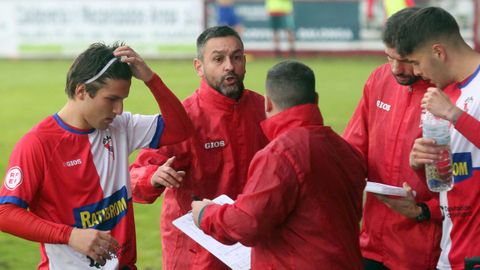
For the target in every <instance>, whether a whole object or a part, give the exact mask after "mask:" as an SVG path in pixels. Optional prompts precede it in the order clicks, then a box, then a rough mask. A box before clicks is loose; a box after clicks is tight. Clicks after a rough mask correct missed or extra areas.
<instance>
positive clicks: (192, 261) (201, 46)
mask: <svg viewBox="0 0 480 270" xmlns="http://www.w3.org/2000/svg"><path fill="white" fill-rule="evenodd" d="M197 54H198V55H197V58H196V59H195V60H194V67H195V70H196V71H197V74H198V76H199V77H200V78H201V81H200V87H199V89H197V90H196V91H195V93H194V94H193V95H192V96H190V97H188V98H187V99H186V100H185V101H184V102H183V104H184V107H185V109H186V111H187V113H188V114H189V116H190V118H191V120H192V122H193V124H194V127H195V132H194V136H192V138H191V139H190V140H188V141H186V142H183V143H180V144H177V145H173V146H169V147H164V148H160V149H159V150H155V151H142V152H140V154H139V155H138V157H137V159H136V160H135V162H134V163H133V164H132V166H131V168H130V174H131V176H132V184H133V188H132V190H133V198H134V201H135V202H140V203H152V202H154V201H155V199H156V198H158V197H159V196H160V195H161V194H162V192H164V191H165V198H164V201H163V210H162V215H161V220H162V221H161V232H162V249H163V269H167V270H168V269H228V267H227V266H226V265H224V264H223V263H222V262H221V261H220V260H218V259H217V258H215V257H214V256H213V255H212V254H210V253H209V252H208V251H206V250H205V249H203V248H202V247H201V246H200V245H198V244H197V243H196V242H194V241H193V240H191V239H190V238H189V237H188V236H186V235H185V234H184V233H182V232H181V231H180V230H178V229H177V228H175V227H174V226H173V225H172V221H173V220H175V219H176V218H178V217H180V216H182V215H184V214H186V213H187V212H188V211H189V210H190V204H191V202H192V199H194V197H195V196H197V197H201V198H215V197H217V196H219V195H221V194H226V195H228V196H230V197H231V198H233V199H235V198H236V197H237V195H238V194H239V193H240V192H242V190H243V187H244V185H245V182H246V179H247V170H248V165H249V163H250V160H251V159H252V158H253V155H254V154H255V153H256V152H257V151H258V150H260V149H261V148H263V146H265V145H266V143H267V140H266V138H265V136H264V135H263V133H262V130H261V128H260V122H261V121H262V120H264V119H265V112H264V111H263V104H264V99H263V97H262V96H261V95H259V94H257V93H255V92H252V91H250V90H247V89H244V86H243V79H244V76H245V54H244V48H243V42H242V40H241V39H240V37H239V35H238V33H237V32H235V30H233V29H232V28H230V27H228V26H216V27H212V28H208V29H207V30H205V31H204V32H203V33H202V34H200V36H199V37H198V39H197Z"/></svg>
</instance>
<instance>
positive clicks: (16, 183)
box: [0, 132, 47, 208]
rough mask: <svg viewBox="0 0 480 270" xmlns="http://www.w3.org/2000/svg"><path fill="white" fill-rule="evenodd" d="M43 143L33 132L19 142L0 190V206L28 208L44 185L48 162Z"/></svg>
mask: <svg viewBox="0 0 480 270" xmlns="http://www.w3.org/2000/svg"><path fill="white" fill-rule="evenodd" d="M45 155H46V154H45V150H44V149H43V146H42V142H41V141H40V140H39V139H38V137H37V136H36V135H35V133H33V132H29V133H27V134H26V135H25V136H24V137H22V138H21V139H20V141H18V143H17V144H16V145H15V148H14V149H13V151H12V154H11V156H10V161H9V164H8V169H7V173H6V175H5V179H4V182H3V186H2V187H1V189H0V204H4V203H12V204H15V205H17V206H19V207H22V208H27V207H28V206H29V204H30V202H31V201H32V200H33V199H34V198H35V196H36V193H37V190H38V189H39V187H40V186H41V185H42V179H43V177H44V170H45V166H46V162H47V158H46V156H45Z"/></svg>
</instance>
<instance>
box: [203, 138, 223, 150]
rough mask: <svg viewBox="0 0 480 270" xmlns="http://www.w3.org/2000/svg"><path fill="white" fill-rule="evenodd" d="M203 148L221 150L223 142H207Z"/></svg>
mask: <svg viewBox="0 0 480 270" xmlns="http://www.w3.org/2000/svg"><path fill="white" fill-rule="evenodd" d="M204 147H205V149H206V150H208V149H213V148H223V147H225V141H224V140H221V141H213V142H207V143H205V144H204Z"/></svg>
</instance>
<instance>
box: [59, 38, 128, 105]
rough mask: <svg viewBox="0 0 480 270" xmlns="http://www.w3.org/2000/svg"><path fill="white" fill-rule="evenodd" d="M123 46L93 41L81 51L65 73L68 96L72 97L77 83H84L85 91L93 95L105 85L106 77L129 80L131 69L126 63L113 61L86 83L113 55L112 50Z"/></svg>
mask: <svg viewBox="0 0 480 270" xmlns="http://www.w3.org/2000/svg"><path fill="white" fill-rule="evenodd" d="M120 46H123V44H122V43H114V44H113V45H112V46H107V45H105V44H103V43H93V44H91V45H90V46H89V47H88V49H87V50H85V51H84V52H82V53H81V54H80V55H79V56H78V57H77V58H76V59H75V61H74V62H73V64H72V66H71V67H70V69H69V70H68V73H67V83H66V86H65V92H66V93H67V95H68V97H69V98H72V99H73V98H74V96H75V89H76V87H77V85H78V84H82V83H85V88H86V90H87V93H88V94H89V95H90V96H92V97H94V96H95V95H96V93H97V91H98V89H100V88H102V86H103V85H105V80H106V79H114V80H120V79H121V80H131V79H132V71H131V70H130V67H129V65H128V64H127V63H123V62H121V61H118V60H117V61H115V62H113V64H112V65H111V66H110V67H109V68H108V69H107V70H106V71H105V72H104V73H103V74H102V75H101V76H100V77H99V78H98V79H96V80H94V81H93V82H90V83H86V81H88V80H89V79H91V78H93V77H94V76H95V75H97V74H98V73H99V72H100V71H101V70H102V69H103V68H104V67H105V66H106V65H107V63H108V62H109V61H110V60H112V59H113V58H114V57H115V56H114V55H113V51H114V50H115V49H116V48H118V47H120Z"/></svg>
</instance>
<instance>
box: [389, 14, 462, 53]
mask: <svg viewBox="0 0 480 270" xmlns="http://www.w3.org/2000/svg"><path fill="white" fill-rule="evenodd" d="M440 40H442V41H450V42H452V41H453V42H457V41H458V40H462V36H461V35H460V28H459V26H458V24H457V21H455V18H454V17H453V16H452V15H451V14H450V13H448V12H447V11H445V10H444V9H442V8H439V7H426V8H422V9H420V10H419V11H417V12H415V13H414V14H413V15H412V16H410V17H409V18H408V19H407V20H406V21H405V23H403V24H402V25H401V26H400V29H399V30H398V32H397V38H396V43H397V47H396V49H397V51H398V53H399V54H400V55H402V56H407V55H409V54H411V53H413V52H414V51H415V50H416V49H418V48H420V47H422V46H424V45H425V44H427V43H428V42H439V41H440Z"/></svg>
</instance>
